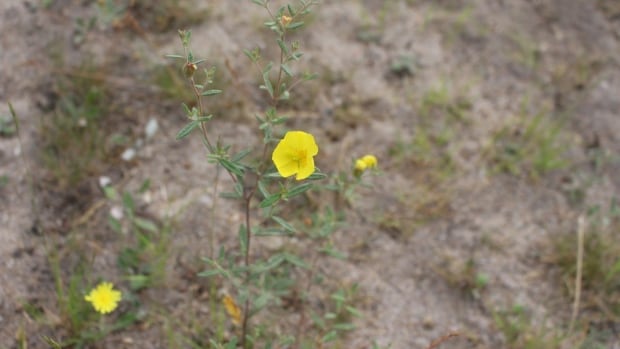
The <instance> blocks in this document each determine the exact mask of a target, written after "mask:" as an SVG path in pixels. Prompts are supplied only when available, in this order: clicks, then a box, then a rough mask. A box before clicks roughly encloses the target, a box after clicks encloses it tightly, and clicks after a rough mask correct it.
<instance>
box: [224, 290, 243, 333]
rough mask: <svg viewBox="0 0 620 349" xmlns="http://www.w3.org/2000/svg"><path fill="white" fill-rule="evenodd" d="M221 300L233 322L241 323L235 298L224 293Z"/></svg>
mask: <svg viewBox="0 0 620 349" xmlns="http://www.w3.org/2000/svg"><path fill="white" fill-rule="evenodd" d="M222 302H223V303H224V308H226V312H227V313H228V315H229V316H230V319H231V320H232V322H233V324H235V325H237V326H239V325H240V324H241V309H239V307H238V306H237V304H236V303H235V300H234V299H233V298H232V297H231V296H229V295H225V296H224V299H223V300H222Z"/></svg>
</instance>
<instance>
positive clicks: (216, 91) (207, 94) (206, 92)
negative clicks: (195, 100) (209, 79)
mask: <svg viewBox="0 0 620 349" xmlns="http://www.w3.org/2000/svg"><path fill="white" fill-rule="evenodd" d="M220 93H222V90H206V91H204V92H203V93H202V95H203V96H214V95H219V94H220Z"/></svg>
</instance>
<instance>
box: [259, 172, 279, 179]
mask: <svg viewBox="0 0 620 349" xmlns="http://www.w3.org/2000/svg"><path fill="white" fill-rule="evenodd" d="M263 178H282V176H280V173H278V172H277V171H275V172H269V173H266V174H264V175H263Z"/></svg>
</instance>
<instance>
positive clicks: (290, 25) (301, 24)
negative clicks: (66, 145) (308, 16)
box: [286, 22, 304, 30]
mask: <svg viewBox="0 0 620 349" xmlns="http://www.w3.org/2000/svg"><path fill="white" fill-rule="evenodd" d="M303 25H304V22H294V23H291V24H289V25H287V26H286V29H290V30H293V29H297V28H300V27H302V26H303Z"/></svg>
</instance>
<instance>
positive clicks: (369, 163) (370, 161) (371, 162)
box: [360, 155, 377, 168]
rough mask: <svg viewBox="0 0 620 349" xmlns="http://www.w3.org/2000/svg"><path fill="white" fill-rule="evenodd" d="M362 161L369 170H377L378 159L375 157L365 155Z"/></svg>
mask: <svg viewBox="0 0 620 349" xmlns="http://www.w3.org/2000/svg"><path fill="white" fill-rule="evenodd" d="M360 160H362V161H363V162H364V163H365V164H366V167H367V168H375V167H377V158H376V157H375V156H374V155H364V157H362V158H361V159H360Z"/></svg>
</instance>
